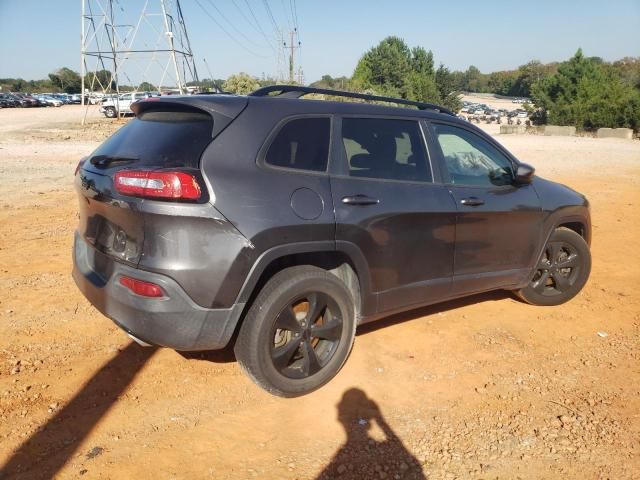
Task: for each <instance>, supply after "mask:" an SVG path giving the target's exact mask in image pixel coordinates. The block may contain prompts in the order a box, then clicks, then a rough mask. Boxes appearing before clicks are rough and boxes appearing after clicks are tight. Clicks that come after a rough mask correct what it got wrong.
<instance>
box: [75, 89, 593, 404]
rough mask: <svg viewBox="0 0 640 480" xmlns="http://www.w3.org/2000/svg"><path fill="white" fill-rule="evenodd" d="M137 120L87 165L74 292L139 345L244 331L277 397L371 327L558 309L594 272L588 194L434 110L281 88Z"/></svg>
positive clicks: (177, 101)
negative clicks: (492, 305)
mask: <svg viewBox="0 0 640 480" xmlns="http://www.w3.org/2000/svg"><path fill="white" fill-rule="evenodd" d="M308 93H321V94H328V95H332V96H334V97H343V99H347V100H350V99H351V97H354V99H356V98H357V99H364V100H375V101H377V102H382V101H385V102H393V103H395V104H396V105H405V106H406V107H408V106H414V107H417V108H406V107H404V108H403V107H400V106H383V105H380V104H370V103H362V102H360V103H356V102H353V101H351V102H344V101H342V102H340V101H324V100H321V101H318V100H303V99H301V98H299V97H301V96H303V95H305V94H308ZM132 109H133V110H134V112H135V114H136V118H135V119H134V120H132V121H131V122H129V123H127V124H126V125H125V126H124V127H122V128H121V129H120V130H118V132H116V133H115V134H114V135H113V136H112V137H110V138H109V139H108V140H107V141H105V142H104V143H103V144H102V145H101V146H100V147H99V148H98V149H97V150H96V151H95V152H93V153H92V154H91V155H90V156H89V157H87V159H86V160H84V161H83V162H81V163H80V165H78V169H77V172H76V181H75V183H76V188H77V191H78V193H79V199H80V224H79V227H78V230H77V232H76V237H75V245H74V254H73V256H74V271H73V275H74V278H75V281H76V283H77V285H78V287H79V288H80V290H81V291H82V292H83V293H84V295H85V296H86V297H87V298H88V299H89V300H90V301H91V303H93V305H95V306H96V307H97V308H98V309H99V310H100V311H101V312H102V313H104V314H105V315H107V316H108V317H110V318H111V319H113V321H114V322H116V323H117V324H118V325H119V326H120V327H121V328H122V329H124V330H125V331H126V332H128V333H129V335H131V336H132V337H133V338H134V339H136V340H137V341H138V342H139V343H142V344H152V345H160V346H165V347H170V348H174V349H177V350H190V351H193V350H209V349H220V348H223V347H225V346H226V345H227V344H228V343H229V341H230V339H231V338H232V337H234V334H235V336H237V338H235V344H234V349H235V353H236V357H237V359H238V361H239V362H240V365H242V367H243V369H244V370H245V371H246V372H247V373H248V374H249V376H250V377H251V378H252V379H253V380H254V381H255V382H256V383H258V384H259V385H260V386H262V387H263V388H265V389H267V390H268V391H269V392H272V393H274V394H276V395H282V396H296V395H301V394H304V393H307V392H310V391H312V390H314V389H316V388H318V387H320V386H321V385H323V384H324V383H326V382H328V381H329V380H330V379H331V378H332V377H333V376H334V375H336V373H337V372H338V371H339V370H340V368H341V367H342V365H343V364H344V362H345V360H346V359H347V357H348V355H349V352H350V350H351V347H352V345H353V341H354V336H355V329H356V326H357V325H359V324H361V323H364V322H368V321H371V320H375V319H377V318H380V317H384V316H387V315H390V314H392V313H395V312H399V311H403V310H409V309H414V308H417V307H420V306H423V305H427V304H431V303H436V302H441V301H443V300H448V299H452V298H456V297H461V296H465V295H470V294H474V293H478V292H483V291H488V290H494V289H507V290H512V291H514V292H516V293H517V294H518V295H519V296H520V297H521V298H522V299H524V300H525V301H527V302H529V303H532V304H536V305H557V304H560V303H563V302H565V301H567V300H569V299H570V298H572V297H573V296H575V295H576V294H577V293H578V292H579V291H580V290H581V289H582V287H583V286H584V284H585V282H586V281H587V278H588V276H589V272H590V268H591V258H590V253H589V246H588V245H589V242H590V237H591V223H590V216H589V207H588V202H587V200H586V199H585V198H584V197H583V196H582V195H580V194H578V193H576V192H575V191H573V190H571V189H569V188H567V187H565V186H562V185H559V184H556V183H553V182H550V181H547V180H543V179H541V178H539V177H535V176H534V170H533V168H532V167H530V166H528V165H526V164H523V163H520V162H519V161H518V160H517V159H516V158H515V157H514V156H513V155H511V154H510V153H509V152H508V151H506V150H505V149H504V148H503V147H502V146H501V145H500V144H499V143H497V142H496V141H494V140H493V139H492V138H491V137H490V136H489V135H487V134H485V133H484V132H483V131H481V130H480V129H478V128H476V127H474V126H473V125H470V124H469V123H466V122H464V121H462V120H459V119H458V118H456V116H455V115H454V114H452V113H451V112H449V111H447V110H445V109H443V108H441V107H438V106H436V105H430V104H425V103H418V102H410V101H406V100H401V99H390V98H384V97H373V96H369V95H361V94H352V93H347V92H335V91H325V90H319V89H312V88H307V87H295V86H273V87H266V88H263V89H260V90H258V91H256V92H254V93H253V94H251V95H249V96H246V97H241V96H231V95H195V96H186V97H159V98H149V99H146V100H143V101H140V102H138V103H136V104H134V105H133V106H132Z"/></svg>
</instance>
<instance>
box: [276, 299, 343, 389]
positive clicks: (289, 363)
mask: <svg viewBox="0 0 640 480" xmlns="http://www.w3.org/2000/svg"><path fill="white" fill-rule="evenodd" d="M342 327H343V323H342V316H341V313H340V309H339V308H338V305H337V304H336V302H335V300H333V299H332V298H331V297H329V296H328V295H326V294H325V293H321V292H310V293H307V294H304V295H303V296H301V297H298V298H296V299H295V300H294V301H292V302H289V304H288V305H286V306H285V307H284V308H283V309H282V310H281V311H280V313H278V315H277V317H276V318H275V321H274V325H273V345H272V349H271V361H272V362H273V365H274V367H275V368H276V370H278V372H280V373H281V374H282V375H284V376H285V377H289V378H305V377H309V376H311V375H315V374H316V373H318V371H320V370H321V369H322V368H323V367H324V366H325V365H326V364H327V363H328V362H329V360H331V357H332V356H333V354H334V353H335V351H336V348H337V346H338V344H339V342H340V338H341V336H342Z"/></svg>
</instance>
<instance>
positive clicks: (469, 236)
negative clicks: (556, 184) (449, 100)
mask: <svg viewBox="0 0 640 480" xmlns="http://www.w3.org/2000/svg"><path fill="white" fill-rule="evenodd" d="M431 128H432V135H433V137H434V139H435V141H434V143H435V145H436V146H437V149H438V159H439V162H440V170H441V171H442V172H443V179H444V181H445V182H447V183H448V188H449V191H450V192H451V195H452V197H453V198H454V200H455V203H456V207H457V209H458V213H457V219H456V247H455V260H454V286H453V288H454V293H455V294H464V293H472V292H475V291H483V290H489V289H492V288H500V287H505V286H509V285H513V284H515V283H519V282H521V281H522V280H523V279H524V278H526V276H527V275H528V274H529V273H530V266H531V263H532V261H533V257H534V255H535V254H536V251H537V250H536V249H537V247H538V245H540V242H541V232H542V228H541V227H542V208H541V204H540V200H539V198H538V196H537V194H536V192H535V190H534V188H533V186H532V185H515V184H514V172H515V164H514V162H513V160H512V159H511V158H509V155H508V154H507V152H506V151H504V150H503V149H502V148H501V147H500V146H499V145H497V144H495V143H494V142H493V141H492V140H490V139H487V138H484V137H483V136H481V135H480V134H478V133H477V132H474V131H473V130H472V129H468V128H465V127H463V126H460V125H454V124H448V123H444V122H432V123H431Z"/></svg>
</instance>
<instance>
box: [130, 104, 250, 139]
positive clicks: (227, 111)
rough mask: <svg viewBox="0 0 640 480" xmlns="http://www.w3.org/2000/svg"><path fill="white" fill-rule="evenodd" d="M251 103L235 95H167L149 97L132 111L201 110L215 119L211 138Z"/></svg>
mask: <svg viewBox="0 0 640 480" xmlns="http://www.w3.org/2000/svg"><path fill="white" fill-rule="evenodd" d="M248 103H249V101H248V99H247V98H246V97H237V96H235V95H215V94H214V95H197V96H195V95H188V96H187V95H185V96H182V95H175V96H174V95H167V96H164V97H149V98H145V99H143V100H140V101H138V102H134V103H132V104H131V110H132V111H133V113H135V114H136V115H140V114H142V113H144V112H146V111H150V110H176V111H180V110H194V109H195V110H201V111H203V112H206V113H208V114H209V115H211V117H212V118H213V131H212V132H211V137H212V138H215V137H216V136H217V135H218V134H219V133H220V132H222V130H224V129H225V128H226V127H227V126H228V125H229V124H230V123H231V122H232V121H233V120H235V119H236V117H237V116H238V115H240V114H241V113H242V111H243V110H244V109H245V108H246V106H247V104H248Z"/></svg>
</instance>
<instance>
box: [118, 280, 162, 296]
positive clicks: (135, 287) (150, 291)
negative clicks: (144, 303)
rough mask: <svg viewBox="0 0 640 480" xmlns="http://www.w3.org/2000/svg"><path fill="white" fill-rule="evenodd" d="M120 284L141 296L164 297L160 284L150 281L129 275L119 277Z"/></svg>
mask: <svg viewBox="0 0 640 480" xmlns="http://www.w3.org/2000/svg"><path fill="white" fill-rule="evenodd" d="M120 285H122V286H123V287H127V288H128V289H129V290H131V291H132V292H133V293H135V294H136V295H140V296H142V297H153V298H158V297H164V291H163V290H162V287H160V285H156V284H155V283H151V282H143V281H142V280H136V279H135V278H131V277H120Z"/></svg>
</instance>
